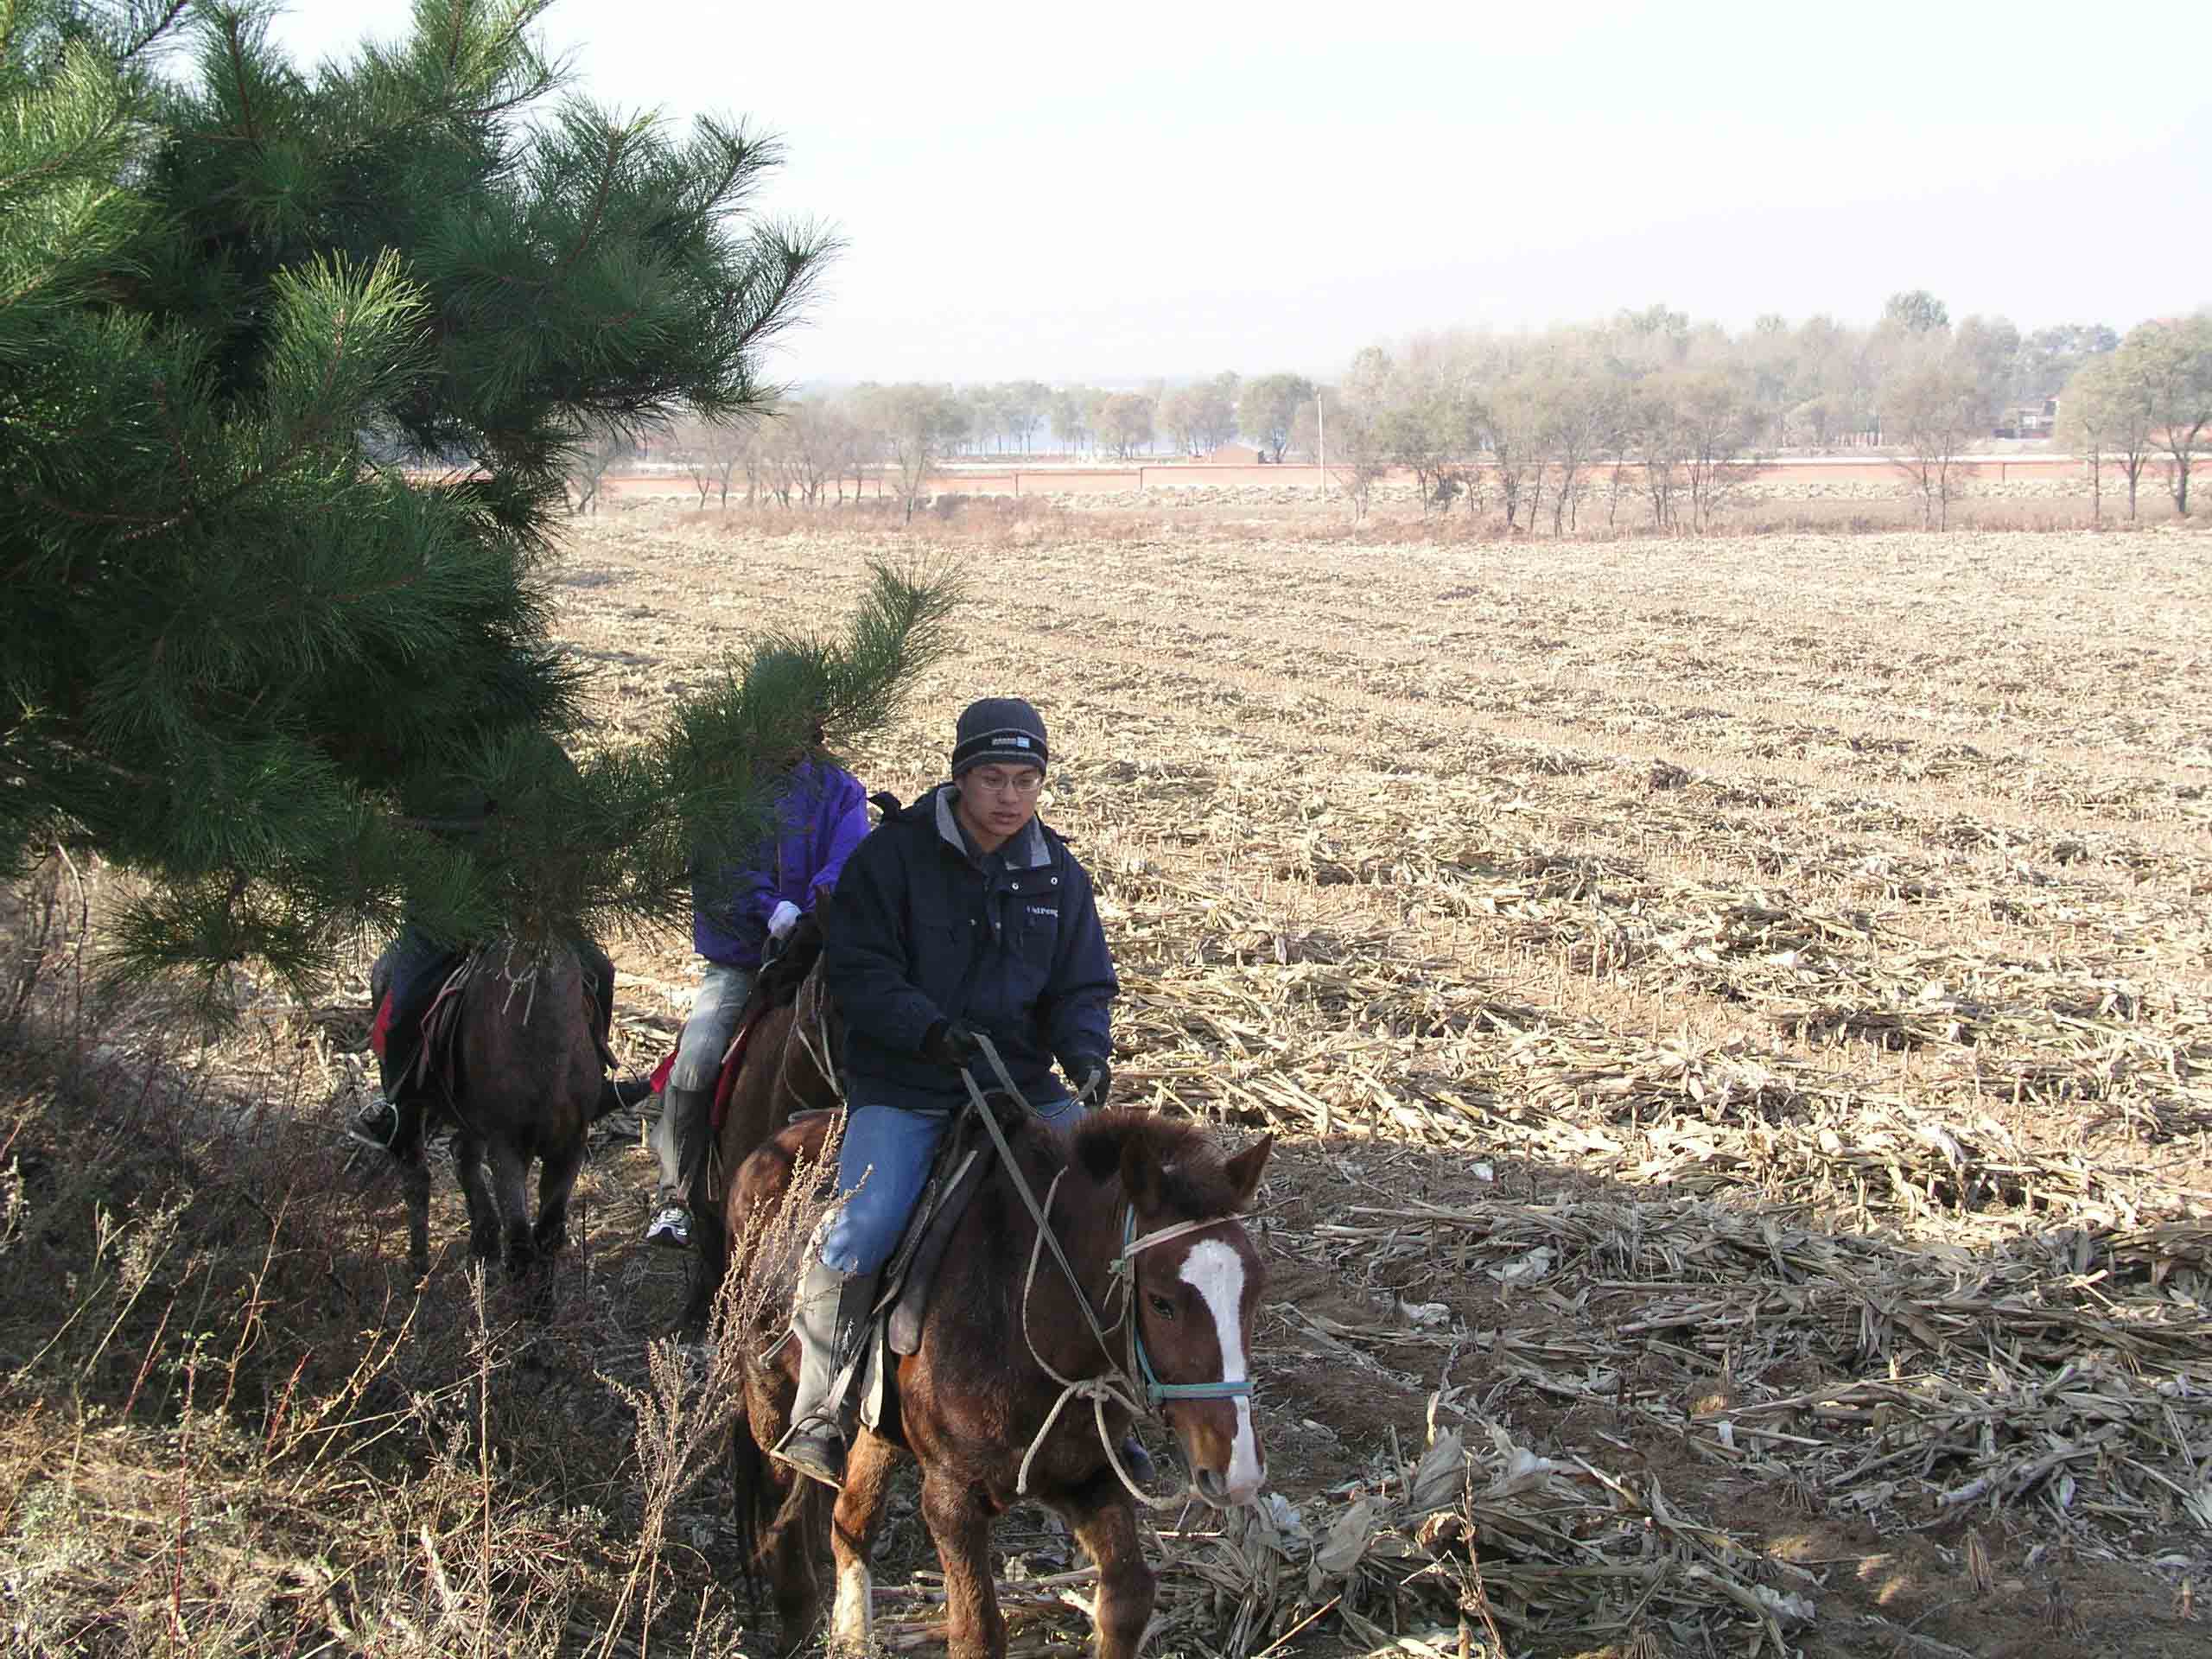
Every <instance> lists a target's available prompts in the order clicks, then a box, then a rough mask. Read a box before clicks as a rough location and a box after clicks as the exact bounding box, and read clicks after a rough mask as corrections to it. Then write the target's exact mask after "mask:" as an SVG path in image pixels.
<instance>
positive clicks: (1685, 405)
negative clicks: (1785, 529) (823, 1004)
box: [1673, 369, 1755, 536]
mask: <svg viewBox="0 0 2212 1659" xmlns="http://www.w3.org/2000/svg"><path fill="white" fill-rule="evenodd" d="M1673 393H1674V402H1675V422H1676V423H1677V427H1678V429H1679V430H1680V432H1681V439H1682V460H1683V474H1684V481H1685V482H1686V484H1687V485H1688V490H1689V499H1690V523H1691V527H1692V528H1693V529H1694V530H1695V531H1697V533H1698V534H1699V535H1700V536H1702V535H1703V534H1705V533H1706V531H1709V530H1711V529H1712V528H1713V519H1714V518H1715V517H1717V516H1718V514H1719V512H1720V510H1721V509H1722V508H1723V507H1724V506H1726V505H1727V503H1728V499H1729V498H1730V496H1732V494H1733V493H1735V492H1736V491H1737V489H1738V487H1739V486H1741V485H1742V484H1743V483H1744V481H1745V480H1746V479H1748V478H1749V477H1750V476H1751V469H1750V468H1749V467H1745V466H1743V465H1742V464H1741V461H1742V457H1743V453H1744V449H1745V446H1746V445H1747V444H1748V443H1749V442H1751V427H1752V423H1753V421H1754V419H1755V410H1754V409H1753V407H1752V403H1751V388H1750V386H1749V385H1747V384H1746V382H1745V380H1744V378H1742V377H1740V376H1738V375H1737V374H1733V373H1730V372H1726V371H1723V370H1713V369H1707V370H1698V371H1692V372H1688V373H1687V374H1685V375H1682V376H1681V377H1680V378H1677V379H1676V380H1675V384H1674V386H1673Z"/></svg>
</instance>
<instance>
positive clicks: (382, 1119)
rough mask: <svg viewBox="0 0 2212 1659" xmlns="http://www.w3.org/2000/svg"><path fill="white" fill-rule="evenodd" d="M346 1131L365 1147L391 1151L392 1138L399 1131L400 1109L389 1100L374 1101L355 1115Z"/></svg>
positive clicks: (379, 1150)
mask: <svg viewBox="0 0 2212 1659" xmlns="http://www.w3.org/2000/svg"><path fill="white" fill-rule="evenodd" d="M398 1133H399V1109H398V1108H397V1107H396V1106H394V1105H393V1104H392V1103H391V1102H390V1101H388V1100H379V1101H373V1102H372V1103H370V1104H368V1105H366V1106H364V1107H363V1108H361V1109H360V1110H359V1111H358V1112H356V1113H355V1114H354V1115H353V1122H350V1123H348V1124H347V1125H346V1135H348V1136H349V1137H351V1138H352V1139H353V1140H355V1141H359V1142H360V1143H361V1144H362V1145H363V1146H365V1147H375V1148H376V1149H377V1150H378V1152H390V1151H391V1138H392V1136H393V1135H397V1134H398Z"/></svg>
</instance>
